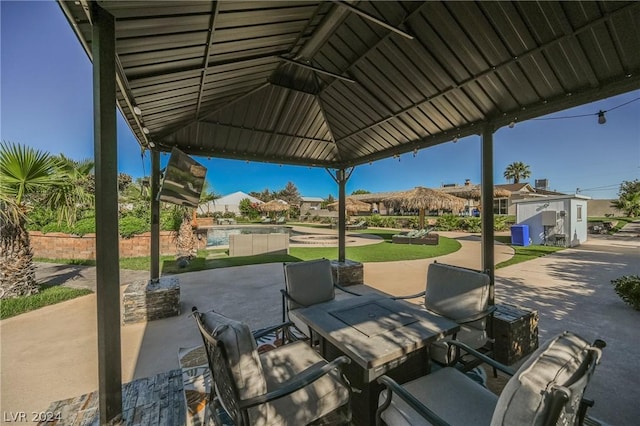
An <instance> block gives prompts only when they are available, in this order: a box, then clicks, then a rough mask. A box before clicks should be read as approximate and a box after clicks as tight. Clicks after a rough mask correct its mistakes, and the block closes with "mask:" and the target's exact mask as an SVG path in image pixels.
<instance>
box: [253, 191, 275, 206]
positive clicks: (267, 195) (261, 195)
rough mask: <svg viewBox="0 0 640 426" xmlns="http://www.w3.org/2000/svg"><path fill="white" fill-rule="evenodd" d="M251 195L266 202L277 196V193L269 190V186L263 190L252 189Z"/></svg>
mask: <svg viewBox="0 0 640 426" xmlns="http://www.w3.org/2000/svg"><path fill="white" fill-rule="evenodd" d="M249 195H251V196H252V197H254V198H257V199H258V200H260V201H263V202H265V203H266V202H267V201H271V200H273V199H275V198H277V194H276V193H275V192H273V191H271V190H269V188H265V189H263V190H262V192H256V191H251V192H250V193H249Z"/></svg>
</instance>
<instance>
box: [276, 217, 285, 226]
mask: <svg viewBox="0 0 640 426" xmlns="http://www.w3.org/2000/svg"><path fill="white" fill-rule="evenodd" d="M276 223H277V224H278V225H282V224H283V223H287V218H286V217H284V216H280V217H279V218H278V220H276Z"/></svg>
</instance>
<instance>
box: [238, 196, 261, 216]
mask: <svg viewBox="0 0 640 426" xmlns="http://www.w3.org/2000/svg"><path fill="white" fill-rule="evenodd" d="M238 209H239V210H240V213H242V215H243V216H245V217H248V218H249V219H252V220H253V219H256V218H257V217H258V216H260V212H259V211H258V209H257V208H256V205H255V204H254V203H252V202H251V200H250V199H248V198H243V199H242V200H240V204H239V205H238Z"/></svg>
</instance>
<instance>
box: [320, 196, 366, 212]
mask: <svg viewBox="0 0 640 426" xmlns="http://www.w3.org/2000/svg"><path fill="white" fill-rule="evenodd" d="M339 207H340V201H336V202H334V203H331V204H327V208H329V209H333V210H338V208H339ZM344 208H345V209H346V210H347V213H349V214H354V213H358V212H368V211H370V210H371V206H370V205H369V204H367V203H365V202H364V201H360V200H356V199H354V198H351V197H347V199H346V200H345V202H344Z"/></svg>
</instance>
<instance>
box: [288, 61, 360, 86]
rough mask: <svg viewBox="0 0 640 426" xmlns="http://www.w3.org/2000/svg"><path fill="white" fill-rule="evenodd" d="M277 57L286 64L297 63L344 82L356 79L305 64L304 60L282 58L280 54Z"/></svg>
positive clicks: (351, 81) (353, 81) (352, 81)
mask: <svg viewBox="0 0 640 426" xmlns="http://www.w3.org/2000/svg"><path fill="white" fill-rule="evenodd" d="M278 59H280V60H281V61H284V62H286V63H288V64H293V65H297V66H299V67H301V68H305V69H308V70H311V71H315V72H317V73H320V74H325V75H328V76H330V77H333V78H337V79H339V80H343V81H346V82H348V83H355V82H356V81H355V80H354V79H352V78H349V77H344V76H342V75H340V74H336V73H334V72H331V71H327V70H324V69H322V68H318V67H314V66H313V65H309V64H305V63H304V62H298V61H294V60H293V59H289V58H284V57H282V56H281V57H280V58H278Z"/></svg>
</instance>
